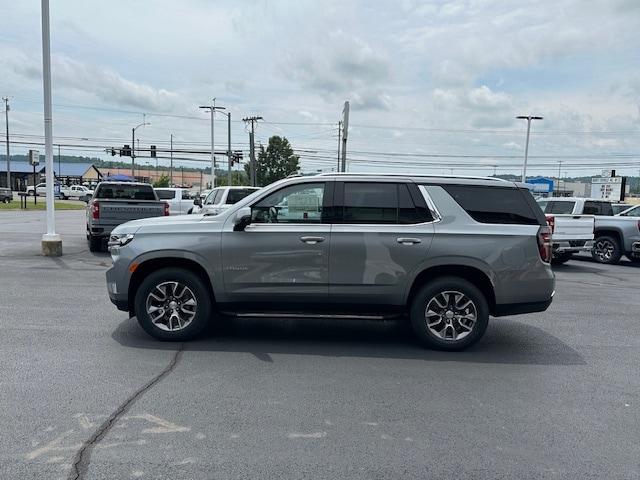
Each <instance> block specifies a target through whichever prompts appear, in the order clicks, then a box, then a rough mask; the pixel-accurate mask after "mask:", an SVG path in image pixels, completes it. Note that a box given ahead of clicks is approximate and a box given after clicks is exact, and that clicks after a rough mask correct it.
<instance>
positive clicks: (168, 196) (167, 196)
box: [156, 190, 176, 200]
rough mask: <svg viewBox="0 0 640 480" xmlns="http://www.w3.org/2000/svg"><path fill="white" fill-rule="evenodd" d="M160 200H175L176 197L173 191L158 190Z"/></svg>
mask: <svg viewBox="0 0 640 480" xmlns="http://www.w3.org/2000/svg"><path fill="white" fill-rule="evenodd" d="M156 193H157V194H158V198H159V199H160V200H173V199H174V198H175V196H176V194H175V192H174V191H173V190H156Z"/></svg>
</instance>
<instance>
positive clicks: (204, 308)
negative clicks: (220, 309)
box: [134, 268, 212, 342]
mask: <svg viewBox="0 0 640 480" xmlns="http://www.w3.org/2000/svg"><path fill="white" fill-rule="evenodd" d="M164 282H178V283H180V284H182V285H184V286H186V287H188V289H189V290H190V291H191V293H192V294H193V297H194V298H195V301H196V302H197V305H196V310H195V316H194V317H193V319H192V320H191V322H190V323H189V324H187V325H186V326H185V327H184V328H182V329H181V330H174V331H169V330H163V329H161V328H160V327H158V326H157V325H156V324H154V323H153V321H152V320H151V317H150V316H149V314H148V313H147V308H146V301H147V297H148V296H149V293H150V292H151V291H152V290H153V289H154V288H155V287H156V286H157V285H161V284H162V283H164ZM174 294H175V292H174ZM211 297H212V295H211V292H210V291H209V289H208V287H207V285H206V284H205V282H204V281H203V280H202V279H201V278H200V277H199V276H198V275H196V274H195V273H193V272H191V271H189V270H185V269H182V268H162V269H160V270H156V271H155V272H153V273H151V274H150V275H148V276H147V277H146V278H145V279H144V280H143V281H142V283H141V284H140V287H139V288H138V290H137V292H136V293H135V300H134V302H135V309H136V317H137V318H138V323H139V324H140V326H141V327H142V329H143V330H144V331H145V332H147V333H148V334H149V335H151V336H152V337H154V338H157V339H158V340H164V341H173V342H183V341H187V340H191V339H193V338H196V337H198V336H199V335H200V334H201V333H202V331H203V330H204V329H205V328H206V327H207V325H208V324H209V320H210V317H211V310H212V298H211Z"/></svg>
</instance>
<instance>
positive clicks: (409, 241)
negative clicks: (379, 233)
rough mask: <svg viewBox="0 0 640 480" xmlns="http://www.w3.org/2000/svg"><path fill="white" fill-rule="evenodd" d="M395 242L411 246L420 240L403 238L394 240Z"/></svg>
mask: <svg viewBox="0 0 640 480" xmlns="http://www.w3.org/2000/svg"><path fill="white" fill-rule="evenodd" d="M396 241H397V242H398V243H401V244H402V245H413V244H415V243H420V242H422V240H420V239H419V238H405V237H398V238H396Z"/></svg>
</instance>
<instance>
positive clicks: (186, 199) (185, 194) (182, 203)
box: [154, 187, 194, 215]
mask: <svg viewBox="0 0 640 480" xmlns="http://www.w3.org/2000/svg"><path fill="white" fill-rule="evenodd" d="M154 190H155V191H156V195H158V198H159V199H160V200H164V201H165V202H167V203H168V204H169V213H170V214H171V215H186V214H188V213H191V212H192V210H193V207H194V202H193V198H192V196H191V194H190V193H189V190H187V189H186V188H169V187H167V188H164V187H162V188H154Z"/></svg>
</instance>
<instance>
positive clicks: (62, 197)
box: [58, 193, 67, 200]
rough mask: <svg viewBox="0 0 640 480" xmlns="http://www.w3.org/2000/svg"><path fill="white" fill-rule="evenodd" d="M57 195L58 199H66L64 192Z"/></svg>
mask: <svg viewBox="0 0 640 480" xmlns="http://www.w3.org/2000/svg"><path fill="white" fill-rule="evenodd" d="M58 197H59V198H60V200H66V199H67V197H66V196H65V194H64V193H61V194H59V195H58Z"/></svg>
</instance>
